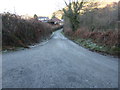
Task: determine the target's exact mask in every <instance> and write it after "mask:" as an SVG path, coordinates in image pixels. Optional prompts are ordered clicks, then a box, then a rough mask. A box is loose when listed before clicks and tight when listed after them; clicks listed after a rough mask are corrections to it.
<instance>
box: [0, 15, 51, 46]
mask: <svg viewBox="0 0 120 90" xmlns="http://www.w3.org/2000/svg"><path fill="white" fill-rule="evenodd" d="M2 27H3V28H2V37H3V38H2V42H3V43H2V44H3V47H6V46H17V47H19V46H20V47H21V46H22V47H28V45H31V44H33V43H37V42H40V41H41V40H42V39H46V38H48V37H49V36H50V35H51V33H52V28H51V26H50V25H49V24H47V23H43V22H39V21H37V20H24V19H21V18H20V16H17V15H15V14H10V13H4V14H2Z"/></svg>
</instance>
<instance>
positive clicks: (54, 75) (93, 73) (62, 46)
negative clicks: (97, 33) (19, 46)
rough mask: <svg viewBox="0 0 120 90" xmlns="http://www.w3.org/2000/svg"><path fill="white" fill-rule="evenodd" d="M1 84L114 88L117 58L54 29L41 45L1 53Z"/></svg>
mask: <svg viewBox="0 0 120 90" xmlns="http://www.w3.org/2000/svg"><path fill="white" fill-rule="evenodd" d="M2 57H3V62H2V70H3V71H2V72H3V74H2V75H3V76H2V78H3V81H2V85H3V88H117V87H118V59H117V58H113V57H110V56H103V55H100V54H98V53H95V52H91V51H89V50H87V49H85V48H83V47H81V46H79V45H77V44H75V43H73V42H72V41H70V40H68V39H67V38H66V37H64V36H63V35H62V34H61V30H59V31H56V32H55V33H54V35H53V37H52V38H51V39H50V40H49V41H48V42H47V43H45V44H44V45H39V46H36V47H34V48H30V49H25V50H20V51H15V52H8V53H4V54H3V56H2Z"/></svg>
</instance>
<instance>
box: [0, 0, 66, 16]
mask: <svg viewBox="0 0 120 90" xmlns="http://www.w3.org/2000/svg"><path fill="white" fill-rule="evenodd" d="M64 6H65V4H64V0H1V2H0V13H2V12H11V13H14V11H15V12H16V14H18V15H25V14H28V15H34V14H37V15H40V16H48V15H50V14H52V13H53V12H54V11H56V10H59V9H61V8H62V7H64Z"/></svg>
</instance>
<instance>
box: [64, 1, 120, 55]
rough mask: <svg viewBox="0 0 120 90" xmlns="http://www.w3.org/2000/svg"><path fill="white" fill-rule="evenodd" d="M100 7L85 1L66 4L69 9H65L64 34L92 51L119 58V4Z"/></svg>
mask: <svg viewBox="0 0 120 90" xmlns="http://www.w3.org/2000/svg"><path fill="white" fill-rule="evenodd" d="M65 3H66V2H65ZM100 6H101V3H99V2H84V1H83V0H82V1H81V2H79V1H76V2H69V3H68V4H67V3H66V7H67V8H64V9H63V12H64V15H63V17H64V21H65V22H64V30H63V31H64V34H65V35H66V36H67V37H68V38H69V39H71V40H73V41H74V42H76V43H78V44H80V45H81V46H83V47H85V48H88V49H90V50H92V51H97V52H102V53H106V54H110V55H116V56H118V54H120V43H119V40H120V38H119V37H118V36H120V32H119V30H118V29H119V28H118V26H119V24H120V23H119V21H118V3H116V2H113V3H111V4H108V5H106V6H105V7H102V8H101V7H100ZM71 15H72V16H74V17H70V16H71ZM76 23H77V24H76Z"/></svg>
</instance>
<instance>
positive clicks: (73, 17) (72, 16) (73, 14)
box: [63, 0, 84, 31]
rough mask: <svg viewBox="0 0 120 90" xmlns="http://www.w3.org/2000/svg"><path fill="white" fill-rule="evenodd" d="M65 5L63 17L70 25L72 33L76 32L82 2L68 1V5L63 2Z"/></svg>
mask: <svg viewBox="0 0 120 90" xmlns="http://www.w3.org/2000/svg"><path fill="white" fill-rule="evenodd" d="M65 4H66V6H67V8H66V9H65V8H64V9H63V12H64V17H67V18H68V19H69V21H70V23H71V28H72V30H73V31H75V30H77V29H78V28H79V25H80V22H79V14H80V10H81V9H82V7H83V4H84V0H82V1H78V0H77V1H73V2H71V1H69V4H67V2H66V1H65Z"/></svg>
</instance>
